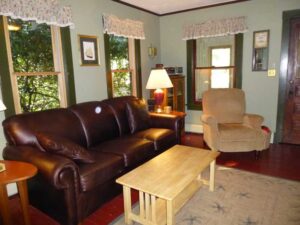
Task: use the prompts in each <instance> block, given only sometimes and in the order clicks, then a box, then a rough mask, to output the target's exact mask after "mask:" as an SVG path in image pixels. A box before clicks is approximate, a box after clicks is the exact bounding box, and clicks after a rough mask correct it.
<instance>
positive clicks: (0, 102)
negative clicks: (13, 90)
mask: <svg viewBox="0 0 300 225" xmlns="http://www.w3.org/2000/svg"><path fill="white" fill-rule="evenodd" d="M5 109H6V106H5V105H4V104H3V102H2V100H1V99H0V111H4V110H5Z"/></svg>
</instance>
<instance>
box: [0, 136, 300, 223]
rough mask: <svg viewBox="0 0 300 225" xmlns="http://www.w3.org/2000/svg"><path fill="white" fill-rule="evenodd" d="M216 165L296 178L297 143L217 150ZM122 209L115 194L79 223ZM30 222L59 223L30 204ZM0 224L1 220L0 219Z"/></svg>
mask: <svg viewBox="0 0 300 225" xmlns="http://www.w3.org/2000/svg"><path fill="white" fill-rule="evenodd" d="M182 144H183V145H188V146H193V147H200V148H203V147H204V148H205V146H204V143H203V139H202V135H201V134H193V133H187V134H185V135H184V136H183V138H182ZM217 164H218V165H223V166H227V167H232V168H237V169H242V170H247V171H250V172H255V173H260V174H265V175H269V176H275V177H281V178H284V179H291V180H297V181H300V145H287V144H278V145H271V147H270V149H269V150H266V151H263V152H262V153H261V155H260V158H259V159H258V160H256V159H255V154H254V152H245V153H221V155H220V156H219V157H218V159H217ZM137 199H138V196H137V194H134V195H133V201H137ZM10 207H11V211H12V215H13V216H12V217H13V218H14V223H13V224H14V225H22V224H23V223H22V217H21V216H20V215H21V211H20V207H19V199H18V198H16V197H15V198H12V199H11V201H10ZM122 213H123V198H122V195H119V196H117V197H115V198H114V199H112V200H111V201H110V202H108V203H106V204H104V205H103V206H102V207H101V208H100V209H98V210H97V211H96V212H95V213H93V214H92V215H91V216H89V217H88V218H87V219H86V220H85V221H84V223H83V225H96V224H97V225H107V224H109V223H110V222H111V221H113V220H114V219H115V218H117V217H118V216H119V215H121V214H122ZM30 216H31V220H32V225H59V224H58V223H57V222H56V221H54V220H53V219H51V218H49V217H48V216H47V215H45V214H43V213H42V212H40V211H39V210H37V209H35V208H34V207H30ZM0 224H1V223H0Z"/></svg>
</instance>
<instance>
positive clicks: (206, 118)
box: [201, 114, 218, 130]
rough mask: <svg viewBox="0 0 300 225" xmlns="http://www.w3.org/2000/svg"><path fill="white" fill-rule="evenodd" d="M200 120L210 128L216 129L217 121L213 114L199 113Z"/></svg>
mask: <svg viewBox="0 0 300 225" xmlns="http://www.w3.org/2000/svg"><path fill="white" fill-rule="evenodd" d="M201 121H202V123H203V124H205V125H209V126H211V127H212V128H214V129H216V130H218V121H217V119H216V118H215V117H214V116H212V115H208V114H205V115H201Z"/></svg>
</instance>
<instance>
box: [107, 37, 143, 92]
mask: <svg viewBox="0 0 300 225" xmlns="http://www.w3.org/2000/svg"><path fill="white" fill-rule="evenodd" d="M104 39H105V53H106V67H107V68H106V69H107V86H108V97H119V96H128V95H134V96H137V95H138V91H137V90H138V89H140V86H139V85H140V83H139V81H140V74H138V73H137V68H138V67H139V62H140V60H139V59H138V57H137V56H136V54H137V50H139V41H138V40H134V39H132V38H126V37H119V36H114V35H108V34H105V35H104ZM137 47H138V49H137Z"/></svg>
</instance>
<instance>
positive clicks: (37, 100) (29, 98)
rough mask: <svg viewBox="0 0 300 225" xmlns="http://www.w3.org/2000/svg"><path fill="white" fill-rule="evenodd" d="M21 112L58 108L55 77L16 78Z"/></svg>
mask: <svg viewBox="0 0 300 225" xmlns="http://www.w3.org/2000/svg"><path fill="white" fill-rule="evenodd" d="M17 82H18V90H19V94H20V104H21V110H22V112H34V111H40V110H45V109H52V108H58V107H59V106H60V104H59V97H58V81H57V76H55V75H53V76H52V75H50V76H18V77H17Z"/></svg>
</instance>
